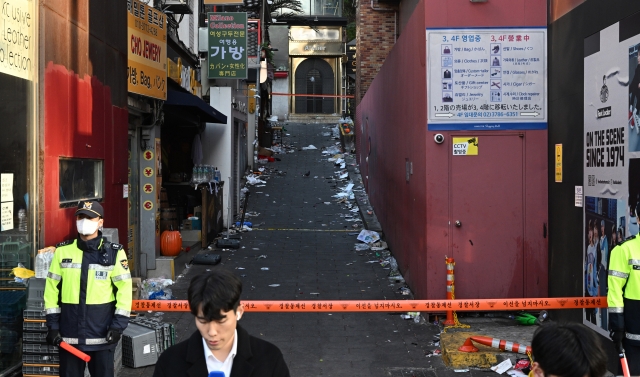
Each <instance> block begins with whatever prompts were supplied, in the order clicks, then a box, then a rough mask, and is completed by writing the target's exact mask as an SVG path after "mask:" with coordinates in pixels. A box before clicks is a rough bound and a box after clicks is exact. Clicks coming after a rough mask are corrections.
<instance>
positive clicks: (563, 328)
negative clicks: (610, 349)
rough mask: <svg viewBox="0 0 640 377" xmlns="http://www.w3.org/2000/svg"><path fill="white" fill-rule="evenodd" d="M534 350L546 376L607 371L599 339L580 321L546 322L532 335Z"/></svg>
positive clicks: (598, 376) (595, 375)
mask: <svg viewBox="0 0 640 377" xmlns="http://www.w3.org/2000/svg"><path fill="white" fill-rule="evenodd" d="M531 350H532V351H533V352H532V353H533V358H534V361H535V362H537V363H538V364H540V368H542V370H543V371H544V374H545V376H548V375H551V374H553V375H555V376H560V377H584V376H587V377H602V376H604V374H605V373H606V372H607V355H606V353H605V351H604V349H603V348H602V344H601V342H600V339H599V338H598V336H597V335H596V333H595V332H594V331H593V330H591V329H589V328H588V327H587V326H585V325H583V324H580V323H564V324H557V323H554V322H549V323H545V324H544V325H543V326H541V327H540V328H538V329H537V330H536V332H535V334H534V335H533V341H532V342H531Z"/></svg>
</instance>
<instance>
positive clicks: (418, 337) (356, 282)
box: [119, 124, 494, 377]
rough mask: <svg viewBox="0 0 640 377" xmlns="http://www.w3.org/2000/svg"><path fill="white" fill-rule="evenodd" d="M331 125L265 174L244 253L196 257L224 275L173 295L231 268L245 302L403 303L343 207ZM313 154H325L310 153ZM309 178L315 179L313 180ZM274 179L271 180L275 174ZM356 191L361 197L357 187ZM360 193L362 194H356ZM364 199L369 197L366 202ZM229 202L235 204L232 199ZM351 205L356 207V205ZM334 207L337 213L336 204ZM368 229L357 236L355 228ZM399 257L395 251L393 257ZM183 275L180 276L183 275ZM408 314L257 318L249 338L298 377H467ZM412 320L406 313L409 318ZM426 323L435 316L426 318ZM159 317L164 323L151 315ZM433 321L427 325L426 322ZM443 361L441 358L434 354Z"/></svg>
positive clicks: (188, 329) (178, 321) (292, 131)
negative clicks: (214, 259)
mask: <svg viewBox="0 0 640 377" xmlns="http://www.w3.org/2000/svg"><path fill="white" fill-rule="evenodd" d="M333 126H334V125H326V124H287V125H286V134H287V135H288V136H285V138H284V144H285V145H289V146H291V147H292V148H289V150H290V151H293V153H280V154H276V155H274V157H276V158H277V159H279V161H277V160H276V161H275V162H270V163H268V164H266V165H259V166H261V167H264V168H265V176H264V178H263V179H264V180H265V181H266V183H265V184H264V186H263V185H262V184H258V185H254V186H251V185H248V186H247V187H248V189H249V190H250V192H251V194H250V197H249V202H248V208H247V212H248V213H249V214H253V215H255V216H251V217H247V218H246V221H251V222H252V223H253V224H254V230H253V231H251V232H245V233H242V239H241V248H240V249H238V250H224V251H223V250H221V249H215V248H214V249H213V250H207V249H204V250H199V251H198V250H196V251H191V253H193V254H195V253H196V252H199V253H205V252H207V253H211V252H215V253H219V254H221V255H222V263H221V264H220V265H217V266H205V265H188V266H182V267H183V268H184V271H183V272H182V273H181V274H180V276H179V277H178V279H177V281H176V283H175V284H174V286H173V295H174V296H176V298H177V299H186V290H187V287H188V284H189V280H190V279H191V278H192V277H193V276H195V275H197V274H199V273H202V272H204V271H206V270H208V269H211V268H220V267H225V268H228V269H231V270H233V271H234V272H235V273H236V274H237V275H238V276H240V277H241V279H242V282H243V294H242V299H243V300H283V301H287V302H293V303H295V301H296V300H322V301H327V300H391V299H393V300H402V299H411V298H412V296H411V295H403V294H402V293H401V291H400V290H399V289H400V288H401V287H403V286H404V283H395V282H392V281H390V280H389V277H388V275H389V272H390V269H389V266H386V267H385V266H382V265H381V264H380V263H379V261H380V259H381V258H380V254H379V252H376V251H371V250H366V251H357V250H355V248H354V245H355V244H356V243H359V241H357V240H356V236H357V234H358V232H360V230H361V229H362V222H361V221H355V220H357V219H358V218H359V214H358V213H357V212H354V211H351V210H350V208H348V206H347V203H338V199H337V198H334V197H333V195H335V194H336V193H337V192H338V191H339V190H340V188H342V187H344V186H346V185H347V183H348V181H347V180H337V178H338V175H339V171H341V169H340V167H339V166H336V165H334V163H333V162H329V161H328V159H329V158H330V157H331V155H326V154H322V151H323V149H324V148H327V147H331V146H335V143H336V142H337V141H336V140H335V139H334V138H333V136H332V135H331V130H330V128H331V127H333ZM309 145H313V146H315V147H316V148H317V149H308V150H304V149H303V147H308V146H309ZM307 172H309V175H308V176H305V173H307ZM267 173H268V174H267ZM353 183H355V187H354V189H355V190H361V189H362V187H361V185H360V184H359V183H358V182H353ZM356 193H358V191H356ZM359 193H360V194H361V193H362V192H361V191H360V192H359ZM225 200H226V198H225ZM349 202H351V203H355V201H353V200H350V201H349ZM327 203H328V204H327ZM355 224H359V225H358V227H357V228H356V227H354V225H355ZM391 252H392V253H393V250H391ZM176 273H177V272H176ZM400 314H403V313H251V312H247V313H246V314H245V315H244V316H243V317H242V320H241V321H240V325H241V326H243V327H244V328H245V329H247V330H248V331H249V333H250V334H252V335H254V336H256V337H259V338H262V339H264V340H267V341H269V342H272V343H274V344H275V345H277V346H278V347H279V348H280V350H281V351H282V353H283V354H284V358H285V360H286V362H287V364H288V366H289V370H290V372H291V375H292V376H303V377H305V376H376V377H377V376H393V377H396V376H397V377H400V376H416V377H418V376H429V377H438V376H453V375H456V376H460V375H486V374H487V373H491V374H493V373H494V372H491V371H489V372H486V371H480V370H473V369H472V370H471V371H467V372H464V373H456V372H454V371H453V370H451V369H449V368H447V367H445V366H444V364H443V362H442V358H441V356H439V355H437V351H436V350H439V346H438V344H437V343H435V342H437V341H438V338H437V336H438V334H439V332H440V328H439V327H438V326H437V325H435V324H433V323H430V322H429V317H428V316H424V317H422V320H421V321H420V322H416V321H414V320H412V319H410V320H405V319H403V318H401V316H400ZM404 314H406V313H404ZM424 314H426V313H424ZM144 315H146V316H156V315H158V314H156V313H144ZM158 316H160V317H161V320H162V321H164V322H171V323H174V324H175V327H176V335H177V337H178V341H182V340H185V339H187V338H188V337H189V336H190V335H191V334H192V333H193V332H194V331H197V330H196V327H195V322H194V319H193V316H192V315H191V314H190V313H175V312H172V313H169V312H167V313H160V314H159V315H158ZM425 318H426V321H425ZM434 351H435V352H436V354H434ZM153 370H154V366H149V367H143V368H137V369H133V368H127V367H125V368H123V369H122V370H121V371H120V374H119V375H120V376H122V377H133V376H144V377H147V376H152V374H153Z"/></svg>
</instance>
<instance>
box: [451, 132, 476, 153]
mask: <svg viewBox="0 0 640 377" xmlns="http://www.w3.org/2000/svg"><path fill="white" fill-rule="evenodd" d="M453 155H454V156H477V155H478V137H477V136H463V137H454V138H453Z"/></svg>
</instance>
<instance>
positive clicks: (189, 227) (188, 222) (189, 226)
mask: <svg viewBox="0 0 640 377" xmlns="http://www.w3.org/2000/svg"><path fill="white" fill-rule="evenodd" d="M192 226H193V222H192V221H191V220H184V221H183V222H182V230H193V228H192Z"/></svg>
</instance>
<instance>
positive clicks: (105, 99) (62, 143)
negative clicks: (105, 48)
mask: <svg viewBox="0 0 640 377" xmlns="http://www.w3.org/2000/svg"><path fill="white" fill-rule="evenodd" d="M127 127H128V112H127V110H126V109H122V108H119V107H116V106H113V105H112V103H111V90H110V88H109V87H107V86H104V85H103V84H102V83H101V82H100V81H99V80H98V79H97V78H96V77H91V76H88V75H84V77H80V76H78V75H77V74H75V73H74V72H73V71H70V70H68V69H67V68H65V67H64V66H62V65H57V64H54V63H53V62H49V63H48V64H47V66H46V68H45V72H44V180H43V182H42V184H44V224H45V225H44V244H45V245H54V244H55V243H58V242H61V241H64V240H66V239H69V238H74V237H75V236H76V234H77V232H76V230H75V220H74V213H75V208H60V200H59V191H58V187H59V165H58V160H59V158H60V157H77V158H92V159H101V160H104V193H105V197H104V200H103V202H102V205H103V207H104V210H105V227H107V228H118V233H119V237H120V242H121V243H123V244H125V245H126V242H125V240H126V236H127V210H128V208H127V199H123V198H122V189H123V187H122V186H123V184H125V183H127V179H128V177H127V169H128V168H127V156H128V155H127V153H128V152H127V138H128V134H127Z"/></svg>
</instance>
